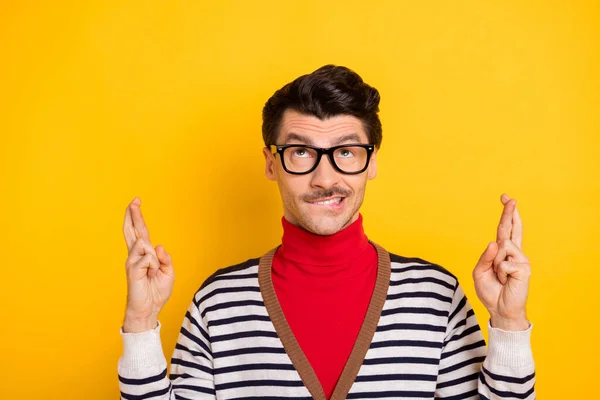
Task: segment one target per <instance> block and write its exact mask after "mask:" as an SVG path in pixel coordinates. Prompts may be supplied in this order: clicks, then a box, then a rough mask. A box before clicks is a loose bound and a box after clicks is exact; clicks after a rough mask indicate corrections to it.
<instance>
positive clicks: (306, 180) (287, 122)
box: [263, 111, 377, 235]
mask: <svg viewBox="0 0 600 400" xmlns="http://www.w3.org/2000/svg"><path fill="white" fill-rule="evenodd" d="M344 139H345V140H344ZM276 143H277V144H308V145H313V146H317V147H324V148H326V147H332V146H335V145H337V144H344V143H348V144H350V143H363V144H368V143H369V139H368V136H367V134H366V132H365V130H364V128H363V126H362V123H361V121H360V120H359V119H358V118H356V117H353V116H348V115H341V116H335V117H333V118H330V119H327V120H325V121H321V120H319V119H318V118H316V117H313V116H307V115H302V114H300V113H298V112H296V111H286V112H285V113H284V115H283V118H282V121H281V128H280V133H279V137H278V138H277V140H276ZM263 155H264V157H265V163H266V168H265V175H266V176H267V179H270V180H272V181H276V182H277V186H278V187H279V193H280V194H281V200H282V201H283V210H284V211H283V216H284V217H285V219H287V220H288V221H289V222H290V223H292V224H294V225H297V226H300V227H301V228H304V229H306V230H307V231H309V232H312V233H315V234H317V235H333V234H334V233H336V232H339V231H341V230H342V229H344V228H345V227H347V226H348V225H350V224H352V223H353V222H354V221H356V220H357V219H358V212H359V209H360V206H361V205H362V202H363V199H364V196H365V187H366V185H367V180H369V179H373V178H375V176H376V175H377V161H376V157H377V150H375V152H374V153H373V154H372V155H371V161H370V162H369V167H368V169H367V170H366V171H365V172H363V173H362V174H358V175H346V174H342V173H340V172H338V171H336V170H335V168H334V167H333V166H332V165H331V163H330V161H329V158H328V157H322V158H321V161H320V162H319V165H318V166H317V168H316V169H315V170H314V171H313V172H311V173H310V174H306V175H292V174H288V173H287V172H285V171H284V169H283V166H282V164H281V161H280V160H279V155H277V157H275V156H274V155H273V154H272V153H271V151H270V149H268V148H264V149H263ZM333 197H343V203H342V206H343V207H342V208H341V209H338V207H331V206H328V205H318V204H315V202H317V201H320V200H326V199H330V198H333Z"/></svg>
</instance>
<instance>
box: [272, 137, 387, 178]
mask: <svg viewBox="0 0 600 400" xmlns="http://www.w3.org/2000/svg"><path fill="white" fill-rule="evenodd" d="M270 147H271V151H272V150H273V147H275V149H276V150H277V153H279V157H280V158H281V165H283V169H284V170H285V172H287V173H289V174H294V175H303V174H308V173H311V172H312V171H314V170H315V168H317V165H319V161H321V157H322V156H323V154H327V156H328V157H329V161H330V162H331V165H333V167H334V168H335V169H336V170H337V171H339V172H341V173H343V174H348V175H355V174H360V173H362V172H364V171H365V170H366V169H367V167H368V166H369V161H370V160H371V154H373V151H374V150H375V146H374V145H371V144H343V145H341V146H334V147H329V148H326V149H324V148H321V147H314V146H308V145H299V144H287V145H284V146H277V145H271V146H270ZM275 154H276V153H273V155H275Z"/></svg>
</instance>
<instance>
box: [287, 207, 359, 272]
mask: <svg viewBox="0 0 600 400" xmlns="http://www.w3.org/2000/svg"><path fill="white" fill-rule="evenodd" d="M362 221H363V219H362V215H361V214H359V215H358V219H357V220H356V221H354V222H353V223H352V224H350V225H349V226H347V227H346V228H344V229H342V230H341V231H339V232H337V233H334V234H333V235H328V236H321V235H316V234H314V233H311V232H308V231H307V230H304V229H302V228H300V227H298V226H296V225H293V224H291V223H290V222H288V221H287V220H286V219H285V217H282V218H281V224H282V225H283V237H282V239H281V243H282V245H281V248H280V249H279V251H278V252H277V253H278V254H279V255H280V256H281V257H283V258H286V259H288V260H290V261H292V262H294V263H300V264H305V265H314V266H321V267H325V266H336V265H342V264H349V263H351V262H352V261H354V260H356V259H357V258H359V257H360V256H361V255H362V254H363V253H364V251H365V250H366V249H367V248H368V247H369V246H370V244H369V239H368V238H367V235H365V232H364V230H363V225H362Z"/></svg>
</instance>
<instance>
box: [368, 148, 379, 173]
mask: <svg viewBox="0 0 600 400" xmlns="http://www.w3.org/2000/svg"><path fill="white" fill-rule="evenodd" d="M377 150H378V149H375V151H373V154H371V161H369V168H368V169H367V172H368V175H367V178H368V179H375V177H376V176H377Z"/></svg>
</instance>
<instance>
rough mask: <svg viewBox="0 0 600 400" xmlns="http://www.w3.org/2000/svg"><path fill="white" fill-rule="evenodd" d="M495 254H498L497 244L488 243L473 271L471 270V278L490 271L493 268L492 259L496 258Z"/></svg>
mask: <svg viewBox="0 0 600 400" xmlns="http://www.w3.org/2000/svg"><path fill="white" fill-rule="evenodd" d="M496 254H498V243H496V242H490V243H488V245H487V247H486V248H485V251H484V252H483V254H482V255H481V257H479V261H478V262H477V265H476V266H475V269H473V277H476V276H479V275H481V274H483V273H485V272H487V271H489V270H490V269H492V268H493V266H494V258H496Z"/></svg>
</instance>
